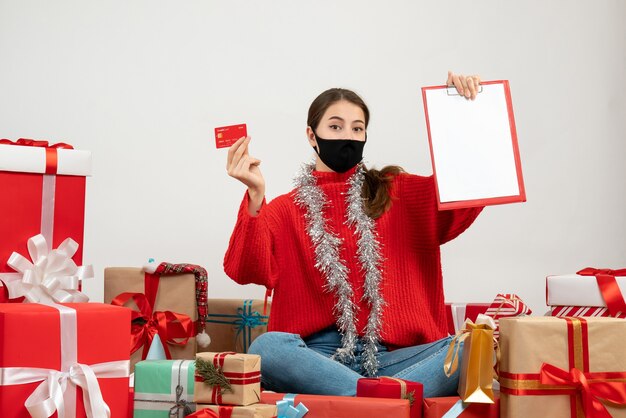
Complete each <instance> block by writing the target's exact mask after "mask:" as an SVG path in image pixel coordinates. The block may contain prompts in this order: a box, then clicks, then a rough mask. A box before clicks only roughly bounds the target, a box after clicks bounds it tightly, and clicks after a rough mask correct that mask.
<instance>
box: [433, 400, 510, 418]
mask: <svg viewBox="0 0 626 418" xmlns="http://www.w3.org/2000/svg"><path fill="white" fill-rule="evenodd" d="M460 401H461V398H459V397H458V396H448V397H442V398H426V399H424V418H441V417H443V416H444V415H445V414H447V413H448V412H449V411H450V410H451V409H452V408H454V407H455V405H457V403H458V402H460ZM495 401H496V402H495V403H492V404H489V403H472V404H465V405H464V409H463V412H461V413H460V414H459V415H456V416H458V417H460V418H470V417H474V418H498V417H499V416H500V398H499V396H498V395H496V398H495Z"/></svg>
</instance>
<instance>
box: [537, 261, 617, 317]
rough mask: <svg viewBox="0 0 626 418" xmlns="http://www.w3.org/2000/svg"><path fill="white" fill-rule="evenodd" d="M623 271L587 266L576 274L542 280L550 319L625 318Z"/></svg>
mask: <svg viewBox="0 0 626 418" xmlns="http://www.w3.org/2000/svg"><path fill="white" fill-rule="evenodd" d="M625 293H626V269H619V270H610V269H596V268H593V267H587V268H585V269H582V270H580V271H579V272H577V273H576V274H566V275H559V276H548V277H546V303H547V305H548V306H552V307H553V309H552V316H613V317H616V318H624V317H626V303H625V302H624V296H623V295H624V294H625Z"/></svg>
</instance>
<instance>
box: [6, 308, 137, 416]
mask: <svg viewBox="0 0 626 418" xmlns="http://www.w3.org/2000/svg"><path fill="white" fill-rule="evenodd" d="M129 320H130V310H129V309H126V308H121V307H115V306H110V305H105V304H100V303H76V304H73V303H70V304H64V305H40V304H13V303H11V304H8V303H7V304H0V330H2V333H3V334H4V335H3V338H2V339H0V411H2V416H3V417H12V418H28V417H33V418H47V417H50V416H54V417H58V418H83V417H87V418H101V417H102V418H108V417H115V418H125V417H127V414H128V374H129V360H128V357H129V354H128V345H129V343H130V341H129V339H130V332H129V331H130V329H129V328H130V325H129V322H130V321H129ZM103 344H105V345H106V349H103Z"/></svg>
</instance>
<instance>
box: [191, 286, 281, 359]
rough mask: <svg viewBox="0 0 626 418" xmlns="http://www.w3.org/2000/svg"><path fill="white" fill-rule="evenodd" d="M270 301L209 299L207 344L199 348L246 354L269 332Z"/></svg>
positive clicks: (200, 349) (199, 349) (201, 349)
mask: <svg viewBox="0 0 626 418" xmlns="http://www.w3.org/2000/svg"><path fill="white" fill-rule="evenodd" d="M270 309H271V302H270V301H268V300H267V298H266V300H265V301H263V300H252V299H209V302H208V313H207V316H206V328H205V330H206V333H207V334H208V335H210V336H211V344H210V345H209V346H208V347H198V351H212V352H227V351H234V352H238V353H247V352H248V348H249V347H250V343H252V341H254V340H255V338H257V337H258V336H259V335H261V334H263V333H265V332H267V324H268V321H269V314H270Z"/></svg>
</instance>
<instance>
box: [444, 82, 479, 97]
mask: <svg viewBox="0 0 626 418" xmlns="http://www.w3.org/2000/svg"><path fill="white" fill-rule="evenodd" d="M482 92H483V86H482V85H481V84H479V85H478V93H482ZM446 94H447V95H448V96H460V94H459V92H458V91H457V89H456V87H455V86H447V87H446Z"/></svg>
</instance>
